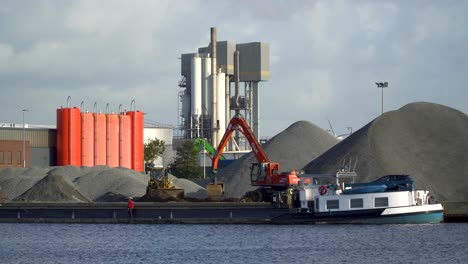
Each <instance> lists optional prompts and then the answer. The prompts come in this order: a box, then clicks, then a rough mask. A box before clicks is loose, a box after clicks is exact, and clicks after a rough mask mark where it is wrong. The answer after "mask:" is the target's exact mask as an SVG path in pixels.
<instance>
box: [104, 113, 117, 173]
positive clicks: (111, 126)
mask: <svg viewBox="0 0 468 264" xmlns="http://www.w3.org/2000/svg"><path fill="white" fill-rule="evenodd" d="M106 164H107V166H108V167H110V168H113V167H118V166H119V117H118V115H116V114H106Z"/></svg>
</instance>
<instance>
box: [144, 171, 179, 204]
mask: <svg viewBox="0 0 468 264" xmlns="http://www.w3.org/2000/svg"><path fill="white" fill-rule="evenodd" d="M147 171H148V172H149V180H148V186H147V187H146V194H145V196H144V200H145V201H155V202H163V201H182V200H183V199H184V189H177V188H175V186H174V184H173V183H172V181H171V180H169V174H168V172H167V170H166V169H165V168H164V167H151V168H147Z"/></svg>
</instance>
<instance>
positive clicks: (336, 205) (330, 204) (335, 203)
mask: <svg viewBox="0 0 468 264" xmlns="http://www.w3.org/2000/svg"><path fill="white" fill-rule="evenodd" d="M327 209H340V201H339V200H327Z"/></svg>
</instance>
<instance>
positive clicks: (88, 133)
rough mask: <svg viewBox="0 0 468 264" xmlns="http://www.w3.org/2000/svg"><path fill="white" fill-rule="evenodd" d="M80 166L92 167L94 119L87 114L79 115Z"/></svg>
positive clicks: (91, 115) (90, 114)
mask: <svg viewBox="0 0 468 264" xmlns="http://www.w3.org/2000/svg"><path fill="white" fill-rule="evenodd" d="M81 166H88V167H92V166H94V118H93V114H92V113H89V112H83V113H81Z"/></svg>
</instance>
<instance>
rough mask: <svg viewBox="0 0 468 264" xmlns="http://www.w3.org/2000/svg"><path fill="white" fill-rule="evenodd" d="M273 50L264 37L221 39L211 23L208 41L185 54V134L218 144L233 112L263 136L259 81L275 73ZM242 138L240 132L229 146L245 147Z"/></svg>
mask: <svg viewBox="0 0 468 264" xmlns="http://www.w3.org/2000/svg"><path fill="white" fill-rule="evenodd" d="M269 53H270V51H269V45H268V43H264V42H251V43H235V42H232V41H216V28H211V42H210V44H209V46H208V47H200V48H199V49H198V51H197V52H195V53H187V54H182V55H181V75H182V77H181V79H180V81H179V83H178V85H179V87H180V88H182V90H181V91H180V92H179V97H180V98H179V100H180V101H179V104H178V111H179V113H178V116H179V120H178V125H179V129H180V130H181V131H182V137H183V138H192V139H194V138H199V137H201V138H206V139H207V140H208V141H209V142H211V144H212V145H213V146H217V145H218V144H219V142H220V140H221V138H222V136H223V134H224V132H225V129H226V126H227V125H228V123H229V121H230V120H231V117H233V116H234V115H237V114H241V115H243V117H244V118H245V120H246V121H247V123H248V124H249V126H250V127H251V128H252V131H253V133H254V134H255V136H256V137H257V138H259V135H260V125H259V119H260V118H259V116H260V100H259V92H260V91H259V83H260V82H261V81H267V80H268V79H269V77H270V66H269V61H270V57H269V56H270V55H269ZM233 84H234V85H233ZM241 86H242V87H241ZM240 140H241V138H240V135H238V134H236V136H235V141H234V142H233V144H231V147H229V148H230V150H234V149H237V150H241V149H242V148H241V147H240V146H239V145H241V144H239V143H240V142H239V141H240ZM233 146H235V148H233Z"/></svg>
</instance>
